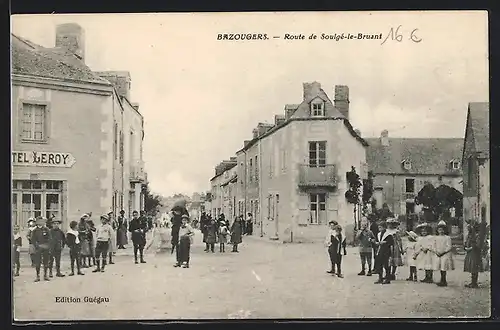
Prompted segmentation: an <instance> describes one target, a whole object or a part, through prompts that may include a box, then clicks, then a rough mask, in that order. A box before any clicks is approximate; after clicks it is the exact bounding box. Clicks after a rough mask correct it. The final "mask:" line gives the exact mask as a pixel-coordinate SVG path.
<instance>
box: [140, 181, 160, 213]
mask: <svg viewBox="0 0 500 330" xmlns="http://www.w3.org/2000/svg"><path fill="white" fill-rule="evenodd" d="M161 199H162V198H161V196H160V195H156V194H154V193H152V192H151V190H150V189H149V185H146V187H145V189H144V210H145V211H146V214H147V215H150V216H153V217H154V216H155V215H156V213H157V212H158V209H159V208H160V207H162V206H163V204H162V202H161Z"/></svg>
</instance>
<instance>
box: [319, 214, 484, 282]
mask: <svg viewBox="0 0 500 330" xmlns="http://www.w3.org/2000/svg"><path fill="white" fill-rule="evenodd" d="M381 214H382V216H381V217H380V218H379V219H375V220H373V221H371V223H370V221H368V219H367V218H366V217H363V218H362V220H361V223H360V229H359V230H358V231H357V232H356V235H355V242H356V243H357V244H358V246H359V255H360V261H361V271H360V272H359V273H358V275H360V276H372V275H373V274H376V275H378V279H377V281H375V283H376V284H390V283H391V281H393V280H396V272H397V269H398V267H400V266H403V265H405V264H406V265H407V266H408V267H409V275H408V278H406V280H407V281H414V282H417V281H418V275H417V273H418V271H419V270H420V271H423V273H424V276H423V278H422V279H421V280H420V282H421V283H435V282H434V272H436V271H438V272H439V273H440V280H439V281H438V282H436V284H437V286H440V287H446V286H447V285H448V282H447V272H449V271H453V270H454V269H455V264H454V256H453V255H454V250H453V247H452V240H451V237H450V236H449V234H448V225H447V224H446V222H445V221H443V220H441V221H439V222H438V223H437V226H436V228H435V233H433V226H431V225H430V224H429V223H426V222H423V223H420V224H418V225H417V226H416V228H415V231H408V232H405V233H402V232H401V231H400V230H399V226H400V222H399V221H398V220H397V219H396V218H395V217H394V215H393V214H392V213H391V212H390V211H388V208H387V205H385V206H384V212H381ZM329 227H330V228H329V231H328V234H327V236H326V240H325V245H326V246H327V248H328V254H329V256H330V263H331V269H330V270H329V271H327V273H329V274H332V275H336V276H337V277H339V278H342V277H343V275H342V271H341V269H342V268H341V264H342V255H344V256H345V255H346V254H347V252H346V241H345V235H344V234H343V232H342V228H341V226H339V224H338V223H337V222H335V221H331V222H330V223H329ZM403 235H404V236H406V237H407V243H405V244H403V240H402V236H403ZM465 251H466V256H465V262H464V271H465V272H467V273H470V274H471V283H469V284H467V285H466V287H467V288H478V287H479V286H478V274H479V273H481V272H483V271H484V270H485V268H486V267H487V266H485V265H484V263H485V260H488V259H489V255H488V256H487V257H486V258H485V257H484V251H485V250H484V249H483V248H482V245H481V239H480V224H479V223H478V222H474V221H469V222H468V234H467V237H466V243H465ZM372 266H373V267H372Z"/></svg>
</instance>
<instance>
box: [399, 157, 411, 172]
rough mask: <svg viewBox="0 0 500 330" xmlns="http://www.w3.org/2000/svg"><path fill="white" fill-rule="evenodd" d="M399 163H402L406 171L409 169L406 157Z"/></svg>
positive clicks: (409, 164)
mask: <svg viewBox="0 0 500 330" xmlns="http://www.w3.org/2000/svg"><path fill="white" fill-rule="evenodd" d="M401 164H402V165H403V168H404V169H405V170H407V171H409V170H411V162H410V161H409V160H407V159H405V160H403V161H402V162H401Z"/></svg>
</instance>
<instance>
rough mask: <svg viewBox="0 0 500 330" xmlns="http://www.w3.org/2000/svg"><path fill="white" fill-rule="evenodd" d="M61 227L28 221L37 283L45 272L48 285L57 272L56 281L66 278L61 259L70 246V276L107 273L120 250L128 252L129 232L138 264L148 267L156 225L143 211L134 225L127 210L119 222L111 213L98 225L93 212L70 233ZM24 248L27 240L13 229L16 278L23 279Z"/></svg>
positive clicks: (49, 221) (135, 217) (136, 215)
mask: <svg viewBox="0 0 500 330" xmlns="http://www.w3.org/2000/svg"><path fill="white" fill-rule="evenodd" d="M60 225H61V221H59V220H56V219H54V218H51V219H47V218H45V217H42V216H38V217H37V218H36V219H33V218H30V219H29V220H28V234H27V236H26V240H27V242H28V245H29V250H28V253H29V255H30V259H31V266H32V268H34V269H35V272H36V277H35V282H39V281H40V280H41V277H40V275H41V274H40V273H41V270H42V269H43V279H44V280H45V281H50V278H52V277H53V276H54V270H55V276H56V277H65V276H66V275H65V274H63V273H62V272H61V255H62V251H63V249H64V248H65V247H66V246H67V247H68V248H69V262H70V265H71V273H70V274H69V276H74V275H75V274H76V275H84V273H83V271H82V270H83V269H84V268H90V267H95V269H94V270H93V271H92V272H94V273H98V272H104V271H105V268H106V266H107V265H112V264H114V262H113V258H114V255H115V253H116V249H124V248H125V245H127V243H128V237H127V232H130V233H131V238H132V243H133V247H134V261H135V263H136V264H138V263H146V261H145V260H144V248H145V246H146V233H147V232H148V231H149V230H150V229H151V227H152V225H151V222H150V221H148V219H147V218H146V216H145V213H144V211H141V215H140V216H139V212H137V211H134V212H133V213H132V219H131V220H130V221H128V220H127V219H126V218H125V211H124V210H122V211H120V216H118V217H117V219H113V212H109V213H108V214H103V215H101V216H100V223H99V224H98V225H96V224H95V223H94V221H93V220H92V213H91V212H90V213H85V214H83V215H82V216H81V217H80V220H79V221H71V222H70V224H69V229H68V230H67V232H66V233H64V232H63V231H62V229H61V228H60ZM22 245H23V237H21V235H20V233H19V227H17V226H16V227H14V228H13V246H12V251H13V261H14V268H13V270H14V276H19V271H20V268H21V263H20V253H21V247H22ZM138 257H139V258H138ZM54 265H55V267H54ZM75 270H76V272H75Z"/></svg>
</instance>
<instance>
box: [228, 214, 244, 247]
mask: <svg viewBox="0 0 500 330" xmlns="http://www.w3.org/2000/svg"><path fill="white" fill-rule="evenodd" d="M242 220H243V219H242V217H241V216H240V217H236V218H235V219H234V222H233V224H232V225H231V230H230V232H231V244H233V250H232V251H231V252H239V251H238V244H241V242H242V240H241V235H242V228H241V223H242Z"/></svg>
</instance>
